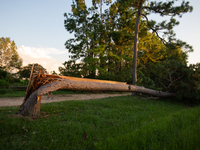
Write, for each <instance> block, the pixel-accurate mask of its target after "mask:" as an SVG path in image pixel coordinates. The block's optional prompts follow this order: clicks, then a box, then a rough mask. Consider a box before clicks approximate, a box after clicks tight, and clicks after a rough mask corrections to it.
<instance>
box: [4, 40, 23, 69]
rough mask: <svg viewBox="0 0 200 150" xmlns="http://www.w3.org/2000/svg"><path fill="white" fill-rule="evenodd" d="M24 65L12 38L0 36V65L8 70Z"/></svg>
mask: <svg viewBox="0 0 200 150" xmlns="http://www.w3.org/2000/svg"><path fill="white" fill-rule="evenodd" d="M21 66H22V59H21V58H20V56H19V54H18V53H17V47H16V45H15V42H14V41H11V40H10V38H4V37H2V38H0V67H4V69H5V70H6V71H12V70H14V69H19V68H20V67H21Z"/></svg>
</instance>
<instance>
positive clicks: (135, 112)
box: [0, 96, 200, 150]
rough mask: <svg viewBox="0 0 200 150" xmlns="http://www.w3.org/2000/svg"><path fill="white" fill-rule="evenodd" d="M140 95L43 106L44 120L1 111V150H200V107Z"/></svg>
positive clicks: (7, 108) (173, 100) (16, 109)
mask: <svg viewBox="0 0 200 150" xmlns="http://www.w3.org/2000/svg"><path fill="white" fill-rule="evenodd" d="M141 98H144V97H138V96H134V97H133V96H125V97H112V98H105V99H99V100H88V101H66V102H58V103H49V104H41V113H42V116H41V118H38V119H34V120H32V119H30V118H28V117H15V115H13V114H15V113H16V112H17V111H18V109H19V107H18V106H17V107H1V108H0V125H1V128H0V141H1V144H0V149H94V150H95V149H102V150H104V149H120V150H121V149H134V150H140V149H151V148H152V149H163V148H165V149H183V150H184V149H185V150H186V149H198V148H199V134H200V130H199V126H200V118H199V115H200V107H195V108H189V109H187V108H188V106H186V105H184V104H181V103H177V102H176V100H175V99H160V100H152V99H148V100H143V99H141Z"/></svg>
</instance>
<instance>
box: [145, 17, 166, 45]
mask: <svg viewBox="0 0 200 150" xmlns="http://www.w3.org/2000/svg"><path fill="white" fill-rule="evenodd" d="M142 16H143V17H145V19H146V21H147V25H148V23H149V19H148V18H147V16H146V15H144V14H142ZM149 28H150V29H151V30H153V32H155V33H156V35H157V37H158V38H159V39H160V40H161V41H162V43H163V44H166V41H165V40H164V39H163V38H161V37H160V36H159V34H158V32H157V31H156V30H155V29H154V28H152V27H149Z"/></svg>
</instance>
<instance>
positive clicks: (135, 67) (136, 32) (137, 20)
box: [132, 0, 142, 85]
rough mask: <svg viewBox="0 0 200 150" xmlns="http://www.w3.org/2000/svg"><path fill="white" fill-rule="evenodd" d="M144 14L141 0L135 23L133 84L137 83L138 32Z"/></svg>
mask: <svg viewBox="0 0 200 150" xmlns="http://www.w3.org/2000/svg"><path fill="white" fill-rule="evenodd" d="M141 15H142V0H140V3H139V7H138V13H137V19H136V25H135V37H134V51H133V77H132V78H133V79H132V80H133V85H136V82H137V50H138V34H139V26H140V18H141Z"/></svg>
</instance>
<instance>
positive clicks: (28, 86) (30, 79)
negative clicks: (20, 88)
mask: <svg viewBox="0 0 200 150" xmlns="http://www.w3.org/2000/svg"><path fill="white" fill-rule="evenodd" d="M33 69H34V64H33V66H32V69H31V74H30V77H29V82H28V85H27V88H26V94H25V97H24V101H23V103H24V102H25V100H26V98H27V92H28V90H29V88H30V84H31V81H32V76H33Z"/></svg>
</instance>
